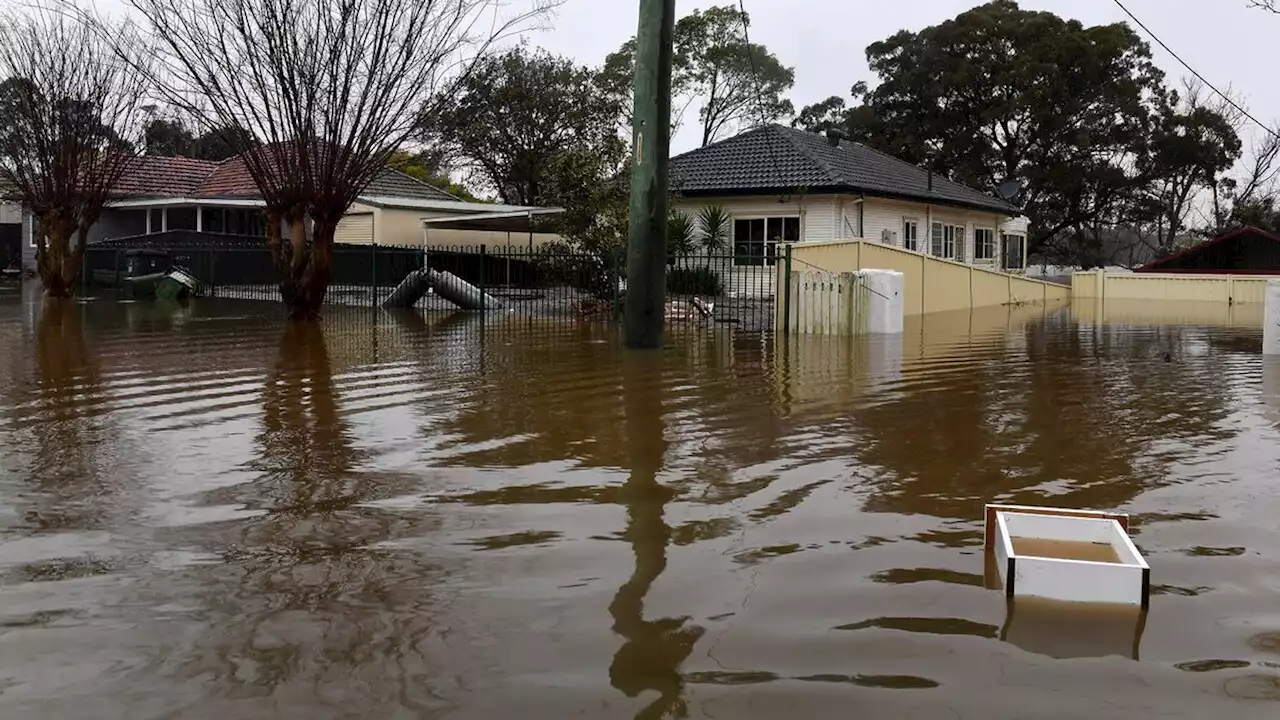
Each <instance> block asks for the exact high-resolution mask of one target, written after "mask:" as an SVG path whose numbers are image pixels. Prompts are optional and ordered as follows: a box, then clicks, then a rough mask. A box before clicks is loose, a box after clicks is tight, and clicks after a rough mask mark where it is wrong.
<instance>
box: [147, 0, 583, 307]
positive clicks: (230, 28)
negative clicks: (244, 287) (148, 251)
mask: <svg viewBox="0 0 1280 720" xmlns="http://www.w3.org/2000/svg"><path fill="white" fill-rule="evenodd" d="M129 2H130V4H131V5H133V7H134V8H135V9H136V10H138V11H139V13H140V14H141V16H142V17H144V18H145V19H146V22H147V25H148V26H149V28H148V29H149V31H150V32H149V36H150V37H149V42H150V43H151V44H152V45H153V46H154V47H155V52H156V56H157V57H158V63H157V67H158V69H159V72H157V73H155V79H156V81H157V82H156V84H157V86H158V87H159V88H160V89H161V94H162V95H163V96H164V99H165V100H166V101H167V102H168V103H169V104H171V105H173V106H174V107H178V108H180V109H182V110H184V111H185V113H186V114H187V115H188V116H190V118H191V119H192V120H193V121H194V123H195V124H197V125H198V126H199V127H200V128H201V129H202V130H206V131H217V130H218V129H219V128H243V129H245V130H247V131H248V132H247V133H243V134H241V136H240V137H234V136H229V137H226V138H224V139H225V140H226V141H227V142H228V143H231V144H233V145H236V144H239V147H237V149H238V150H239V152H240V153H241V155H240V158H241V161H242V162H243V163H244V165H245V169H246V170H247V171H248V174H249V175H250V176H251V177H252V178H253V181H254V183H255V184H256V185H257V188H258V191H259V192H260V193H261V195H262V198H263V200H264V201H265V205H266V215H267V235H268V237H267V242H268V244H269V246H270V248H271V252H272V258H273V260H274V262H275V265H276V268H277V270H278V271H279V272H280V275H281V278H282V280H281V286H280V289H281V295H282V297H283V299H284V302H285V304H286V306H287V307H288V308H289V315H290V317H291V318H293V319H297V320H313V319H317V318H318V317H319V310H320V306H321V305H322V303H323V302H324V297H325V292H326V290H327V289H328V285H329V278H330V276H331V274H332V263H333V236H334V231H335V229H336V227H337V224H338V221H339V220H340V219H341V218H342V216H343V214H344V213H346V211H347V209H348V208H349V207H350V206H351V203H352V202H354V201H355V199H356V198H357V197H358V196H359V195H360V194H361V192H363V191H364V189H365V187H367V186H368V184H369V182H370V181H372V180H373V178H374V177H375V176H376V175H377V174H378V173H379V172H381V171H382V170H383V169H384V168H385V167H386V166H387V163H388V161H389V160H390V159H391V157H392V155H393V153H395V152H396V151H397V150H399V149H400V148H401V146H402V145H403V144H404V142H405V140H406V138H407V137H408V136H409V135H410V134H411V133H412V132H413V131H414V130H415V129H417V128H416V123H417V121H418V120H419V118H420V117H421V116H420V113H421V112H422V110H423V108H424V107H426V108H430V107H431V106H430V103H431V101H432V99H433V98H438V97H441V96H442V95H447V94H448V90H449V89H450V88H452V87H454V86H456V84H457V83H458V82H460V81H461V80H463V79H465V77H466V76H467V75H468V74H469V73H470V72H471V69H472V67H473V66H474V64H475V62H476V61H477V60H478V59H479V58H481V57H483V56H485V55H486V54H487V53H488V52H489V50H490V49H491V48H492V47H493V46H494V44H495V43H496V42H498V41H500V40H502V39H504V38H506V37H508V36H510V35H512V34H513V33H516V32H518V31H519V30H521V29H522V28H524V27H526V26H527V25H528V24H529V23H530V21H532V20H534V19H536V18H538V17H540V16H541V15H542V14H543V13H544V12H546V11H547V10H548V9H549V8H550V7H552V6H554V5H557V4H558V3H559V2H560V0H535V2H534V4H533V6H532V9H531V10H528V11H525V12H518V13H514V14H505V15H504V11H505V4H504V3H503V2H501V0H129ZM428 116H430V114H429V113H428ZM250 141H251V143H250ZM246 145H248V146H246ZM285 228H287V236H288V241H287V242H286V241H285V235H286V232H285Z"/></svg>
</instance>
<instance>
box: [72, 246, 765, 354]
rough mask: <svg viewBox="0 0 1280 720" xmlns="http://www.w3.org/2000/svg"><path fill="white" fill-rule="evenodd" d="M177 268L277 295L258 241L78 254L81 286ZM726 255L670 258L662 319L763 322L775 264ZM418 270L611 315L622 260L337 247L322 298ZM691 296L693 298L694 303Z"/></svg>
mask: <svg viewBox="0 0 1280 720" xmlns="http://www.w3.org/2000/svg"><path fill="white" fill-rule="evenodd" d="M142 258H154V259H158V260H159V265H160V267H161V268H162V269H168V268H169V267H173V266H180V267H183V268H185V269H186V270H187V271H188V272H190V273H191V274H192V275H193V276H195V277H196V278H197V279H198V280H199V281H200V282H201V285H202V292H203V294H204V295H207V296H211V297H218V298H227V299H240V300H257V301H278V300H279V299H280V291H279V281H278V276H277V274H276V271H275V269H274V267H273V265H272V262H271V253H270V250H269V249H268V248H267V247H266V244H265V241H264V240H263V239H262V238H260V237H241V236H231V235H217V234H213V233H197V232H192V231H169V232H165V233H154V234H151V235H143V236H137V237H130V238H122V239H118V240H111V241H107V242H101V243H95V244H93V245H91V246H90V247H89V249H88V251H87V252H86V255H85V267H84V281H85V283H86V285H87V286H90V285H91V286H93V287H99V288H103V287H114V288H121V287H124V286H125V285H126V283H125V282H124V278H127V277H129V276H130V275H131V274H138V273H139V272H140V268H141V269H148V268H151V267H152V266H151V265H148V264H147V263H146V262H143V261H142ZM748 261H758V259H746V260H745V261H744V260H743V259H741V258H735V257H734V256H733V255H729V254H724V255H719V254H716V255H699V256H695V257H680V258H674V259H673V260H672V261H671V262H670V263H669V265H668V268H667V294H668V302H667V308H666V317H667V320H668V322H670V323H672V324H700V325H707V326H726V327H728V326H732V327H738V328H742V329H750V330H764V329H768V328H769V327H771V326H772V319H773V296H774V287H773V286H774V277H775V275H776V272H775V270H776V269H775V268H774V267H773V266H771V265H759V264H756V265H749V264H745V262H748ZM423 268H430V269H431V270H435V271H442V272H448V273H451V274H453V275H455V276H457V277H458V278H460V279H461V280H463V281H465V282H466V283H468V284H470V285H472V286H474V287H475V288H477V289H478V290H480V291H481V292H484V293H486V294H487V295H489V296H490V297H492V298H493V299H494V300H496V303H495V305H496V307H490V308H488V309H486V310H483V311H478V312H485V313H490V314H495V313H501V314H504V315H522V316H528V315H534V316H546V317H560V318H576V319H585V320H612V319H616V318H617V317H619V316H620V314H621V312H622V308H623V304H624V303H625V302H626V260H625V257H624V256H623V255H622V253H620V252H609V251H601V252H591V251H586V250H580V249H575V248H569V247H565V246H563V245H545V246H527V245H502V246H484V245H480V246H471V247H467V246H450V247H427V248H422V247H396V246H392V247H388V246H381V245H355V244H343V243H338V244H336V245H335V246H334V254H333V277H332V281H331V283H330V286H329V291H328V295H327V297H326V303H327V304H330V305H341V306H350V307H378V306H380V305H382V303H383V302H384V301H385V300H386V299H387V297H388V296H389V295H390V294H391V292H392V291H393V290H394V289H395V288H396V286H397V285H399V284H400V283H401V282H402V281H404V280H405V278H406V277H408V276H409V275H410V274H411V273H414V272H416V271H418V270H422V269H423ZM695 298H696V299H697V301H696V302H695ZM416 306H417V307H418V308H421V309H423V310H428V311H441V312H445V311H457V310H459V307H458V306H457V305H455V304H454V303H452V302H450V301H448V300H446V299H445V298H443V297H441V296H439V295H435V294H434V293H428V294H427V295H426V296H424V297H423V298H422V299H421V300H419V301H418V302H417V304H416Z"/></svg>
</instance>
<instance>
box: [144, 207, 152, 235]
mask: <svg viewBox="0 0 1280 720" xmlns="http://www.w3.org/2000/svg"><path fill="white" fill-rule="evenodd" d="M142 212H144V213H146V214H147V234H148V235H150V234H151V208H146V209H144V210H143V211H142Z"/></svg>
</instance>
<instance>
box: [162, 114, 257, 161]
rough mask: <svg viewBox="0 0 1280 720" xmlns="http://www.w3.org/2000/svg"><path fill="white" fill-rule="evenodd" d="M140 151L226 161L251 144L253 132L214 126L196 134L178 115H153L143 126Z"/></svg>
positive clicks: (252, 143) (167, 155)
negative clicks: (169, 116)
mask: <svg viewBox="0 0 1280 720" xmlns="http://www.w3.org/2000/svg"><path fill="white" fill-rule="evenodd" d="M142 142H143V148H142V151H143V153H145V154H147V155H160V156H166V157H188V158H195V159H197V160H226V159H227V158H230V157H234V156H235V155H236V154H238V153H239V152H240V150H237V148H251V147H254V146H255V145H254V139H253V134H252V133H250V132H249V131H247V130H245V129H243V128H236V127H226V128H214V129H211V130H207V131H205V132H202V133H200V134H199V135H196V134H195V133H193V132H192V131H191V130H190V129H189V128H188V127H187V124H186V123H184V122H183V121H182V120H181V119H179V118H177V117H171V118H165V117H152V118H151V120H149V121H148V122H147V124H146V126H145V127H144V128H143V139H142Z"/></svg>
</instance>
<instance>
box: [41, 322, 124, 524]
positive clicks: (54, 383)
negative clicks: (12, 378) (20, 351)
mask: <svg viewBox="0 0 1280 720" xmlns="http://www.w3.org/2000/svg"><path fill="white" fill-rule="evenodd" d="M35 340H36V342H35V346H36V366H37V370H38V373H39V374H38V384H37V393H38V408H39V409H38V416H36V417H34V418H30V419H29V420H31V421H35V426H34V428H33V429H34V431H33V432H31V441H32V443H31V447H32V452H31V456H30V461H31V465H30V476H31V478H32V479H33V480H34V481H35V482H36V486H37V487H38V488H39V490H40V493H39V494H38V495H36V497H37V498H40V500H38V501H37V507H35V508H32V509H30V510H29V511H27V513H26V519H27V521H28V522H31V523H32V524H34V525H36V526H38V527H41V528H45V529H48V528H51V527H68V528H76V529H88V528H94V527H98V525H99V523H100V521H101V516H102V514H103V512H104V510H103V508H104V505H103V503H102V500H103V497H102V496H103V495H104V492H105V491H106V488H102V487H98V486H97V485H95V483H98V482H101V481H102V479H103V475H105V473H102V472H100V471H101V468H100V467H99V463H100V462H101V461H102V458H101V457H100V454H99V452H98V450H99V449H100V446H101V444H102V440H103V438H104V432H103V428H102V421H101V419H100V418H99V417H97V416H96V414H95V413H93V412H91V411H90V408H89V407H88V405H89V404H90V401H91V400H92V399H93V398H94V397H95V396H96V395H97V394H98V391H99V375H100V374H99V372H98V366H97V363H96V362H95V361H94V358H93V355H92V352H91V350H90V349H89V347H88V345H87V343H86V342H85V337H84V326H83V320H82V318H81V307H80V306H79V305H77V304H76V303H75V302H74V301H72V300H66V299H57V298H46V299H45V300H44V302H43V304H42V307H41V308H40V318H39V320H38V321H37V324H36V338H35Z"/></svg>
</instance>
